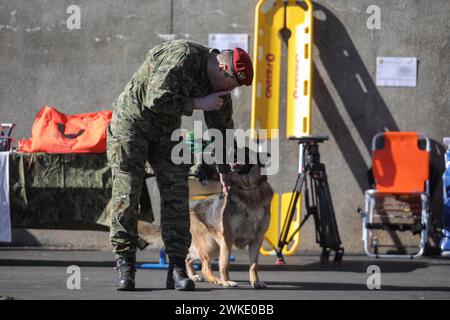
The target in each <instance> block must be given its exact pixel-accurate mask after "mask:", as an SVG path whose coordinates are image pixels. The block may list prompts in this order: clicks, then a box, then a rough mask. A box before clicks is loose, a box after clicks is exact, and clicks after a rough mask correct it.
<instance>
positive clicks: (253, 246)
mask: <svg viewBox="0 0 450 320" xmlns="http://www.w3.org/2000/svg"><path fill="white" fill-rule="evenodd" d="M263 239H264V235H263V234H262V233H261V234H260V235H259V236H258V238H257V239H255V241H253V242H251V243H250V244H249V245H248V256H249V258H250V269H249V273H250V283H251V285H252V287H253V288H255V289H262V288H265V287H266V284H265V283H264V282H262V281H259V279H258V258H259V250H260V249H261V246H262V242H263Z"/></svg>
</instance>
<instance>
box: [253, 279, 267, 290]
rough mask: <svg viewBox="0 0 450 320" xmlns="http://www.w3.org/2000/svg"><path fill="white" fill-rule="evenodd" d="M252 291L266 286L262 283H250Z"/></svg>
mask: <svg viewBox="0 0 450 320" xmlns="http://www.w3.org/2000/svg"><path fill="white" fill-rule="evenodd" d="M250 283H251V285H252V287H253V289H264V288H265V287H267V286H266V284H265V283H264V282H262V281H250Z"/></svg>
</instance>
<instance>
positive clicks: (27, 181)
mask: <svg viewBox="0 0 450 320" xmlns="http://www.w3.org/2000/svg"><path fill="white" fill-rule="evenodd" d="M9 163H10V166H9V182H10V203H11V225H12V227H13V228H39V229H76V230H108V228H109V227H108V226H109V217H108V215H109V210H108V208H109V202H110V199H111V188H112V179H111V170H110V168H109V167H108V166H107V160H106V155H104V154H47V153H16V152H12V153H11V154H10V160H9ZM140 212H141V214H140V217H139V218H140V219H141V220H144V221H148V222H153V213H152V210H151V204H150V198H149V196H148V191H147V187H146V184H145V183H144V189H143V192H142V196H141V201H140Z"/></svg>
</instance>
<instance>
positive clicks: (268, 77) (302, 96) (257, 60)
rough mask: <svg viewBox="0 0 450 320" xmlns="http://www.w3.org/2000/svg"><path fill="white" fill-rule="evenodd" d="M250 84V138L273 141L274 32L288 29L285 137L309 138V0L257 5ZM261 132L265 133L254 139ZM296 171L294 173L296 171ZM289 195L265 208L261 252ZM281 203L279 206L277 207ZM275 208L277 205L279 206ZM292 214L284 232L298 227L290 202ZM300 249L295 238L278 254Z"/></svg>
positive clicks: (270, 243) (276, 231)
mask: <svg viewBox="0 0 450 320" xmlns="http://www.w3.org/2000/svg"><path fill="white" fill-rule="evenodd" d="M255 17H256V18H255V36H254V38H255V42H254V58H253V61H254V69H255V76H254V79H255V80H254V83H253V88H252V90H253V91H252V119H251V127H252V138H253V139H258V140H261V139H277V138H278V136H277V135H278V131H277V130H273V129H278V128H279V111H280V109H279V103H280V81H281V47H282V43H281V41H282V39H281V36H280V32H283V31H286V30H289V32H290V37H289V39H288V53H287V59H288V61H287V63H288V74H287V93H286V96H287V117H286V118H287V119H286V136H287V137H288V138H295V137H297V138H298V137H303V136H309V135H310V129H311V128H310V127H311V125H310V124H311V116H310V115H311V92H312V90H311V82H312V33H313V6H312V3H311V1H310V0H306V1H304V2H300V1H295V0H286V1H285V0H260V1H259V2H258V4H257V6H256V12H255ZM264 129H265V130H267V131H265V134H260V133H261V132H262V131H259V130H264ZM299 169H300V168H299ZM291 197H292V193H285V194H283V195H281V197H280V196H279V195H275V196H274V198H273V200H272V205H271V224H270V226H269V229H268V231H267V233H266V235H265V243H264V244H263V247H262V248H261V253H262V254H264V255H268V254H271V253H273V252H274V251H273V248H276V245H277V243H278V239H279V236H280V227H281V226H282V222H283V221H284V220H285V219H286V214H287V212H288V206H289V203H290V199H291ZM280 200H281V203H280ZM280 204H281V205H280ZM295 206H296V214H295V217H294V218H293V221H292V224H291V225H290V227H289V233H291V232H292V231H294V230H295V229H297V228H298V227H299V225H300V214H301V212H300V210H301V201H299V202H297V203H296V205H295ZM299 245H300V233H299V232H298V233H296V234H295V235H294V238H293V239H292V241H291V242H290V243H289V246H286V247H285V248H284V249H283V253H284V254H286V255H292V254H294V253H295V252H296V251H297V249H298V247H299Z"/></svg>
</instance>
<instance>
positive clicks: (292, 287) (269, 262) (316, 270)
mask: <svg viewBox="0 0 450 320" xmlns="http://www.w3.org/2000/svg"><path fill="white" fill-rule="evenodd" d="M233 255H235V257H236V260H235V261H234V262H232V264H231V273H230V276H231V278H232V280H234V281H236V282H237V283H238V287H236V288H220V287H215V286H214V285H211V284H209V283H205V282H203V283H197V287H196V291H193V292H179V291H174V290H166V289H164V285H165V279H166V271H165V270H147V269H140V270H138V272H137V274H136V285H137V289H136V291H134V292H119V291H117V290H116V289H115V287H114V282H115V271H114V270H113V265H114V260H113V255H112V253H110V252H106V251H62V250H40V249H39V250H36V249H33V250H31V249H21V250H18V249H8V248H2V249H0V296H1V297H3V298H6V297H7V298H10V299H27V300H29V299H31V300H111V299H114V300H115V299H127V300H128V299H131V300H141V299H145V300H185V299H187V300H205V301H206V300H208V301H210V300H216V299H217V300H329V299H338V300H344V299H354V300H361V299H362V300H374V299H383V300H394V299H403V300H422V299H439V300H441V299H450V260H446V259H441V258H428V257H426V258H421V259H417V260H380V259H371V258H368V257H366V256H362V255H346V256H344V263H343V265H342V266H335V265H334V264H333V263H330V264H327V265H324V264H321V263H320V262H319V256H318V254H311V253H300V254H298V255H296V256H291V257H286V262H287V264H286V265H284V266H277V265H275V264H274V260H275V259H274V257H273V256H260V267H259V276H260V279H261V280H262V281H264V282H265V283H266V285H267V288H266V289H263V290H255V289H253V288H252V287H251V286H250V283H249V282H248V258H247V253H246V252H245V251H235V252H233ZM158 258H159V253H158V252H157V251H144V252H140V253H139V255H138V262H140V263H142V262H147V263H157V262H158ZM72 265H75V266H78V267H79V271H80V281H79V284H80V289H77V288H74V289H69V288H68V282H69V287H74V286H75V287H76V281H75V280H74V278H73V277H72V278H70V277H71V276H73V275H74V273H73V271H71V269H68V267H69V266H72ZM370 266H376V267H375V268H374V269H377V267H378V268H379V270H380V274H379V277H378V275H377V277H378V278H377V279H379V280H380V281H379V287H380V289H377V288H376V287H377V286H376V285H377V282H376V281H375V280H376V278H374V274H372V273H371V271H370V270H371V269H373V267H371V268H369V267H370ZM368 268H369V270H368ZM214 269H215V270H216V271H217V266H215V268H214ZM368 283H369V286H368ZM374 286H375V288H374V289H369V287H372V288H373V287H374Z"/></svg>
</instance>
